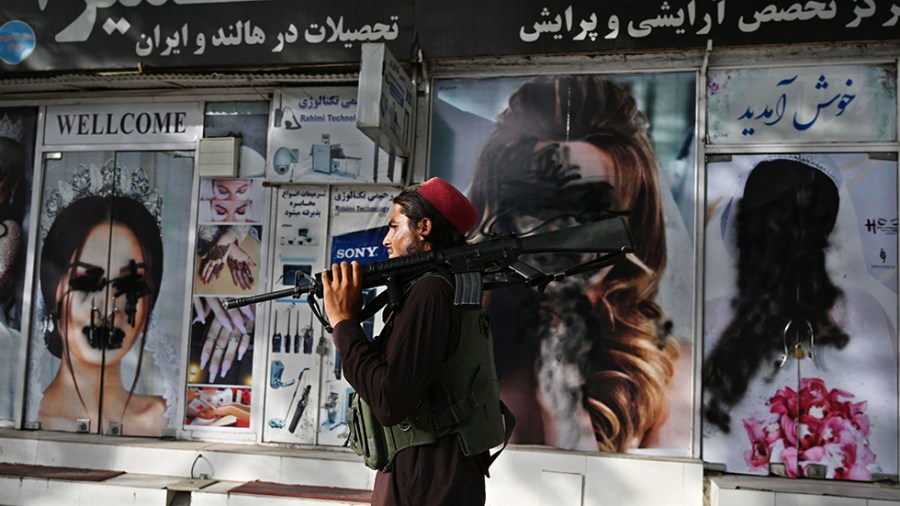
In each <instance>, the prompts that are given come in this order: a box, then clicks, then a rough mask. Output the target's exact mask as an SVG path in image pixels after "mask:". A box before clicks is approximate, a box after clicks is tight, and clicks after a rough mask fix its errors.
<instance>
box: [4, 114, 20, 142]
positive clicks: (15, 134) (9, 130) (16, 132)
mask: <svg viewBox="0 0 900 506" xmlns="http://www.w3.org/2000/svg"><path fill="white" fill-rule="evenodd" d="M24 134H25V127H23V126H22V118H19V119H17V120H16V122H15V123H13V121H12V120H11V119H9V115H7V114H4V115H3V118H0V137H6V138H9V139H12V140H14V141H16V142H22V138H23V136H24Z"/></svg>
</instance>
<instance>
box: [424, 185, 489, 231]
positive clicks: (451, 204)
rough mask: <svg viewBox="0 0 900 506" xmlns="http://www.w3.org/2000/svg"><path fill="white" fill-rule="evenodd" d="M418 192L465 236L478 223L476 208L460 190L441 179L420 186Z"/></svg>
mask: <svg viewBox="0 0 900 506" xmlns="http://www.w3.org/2000/svg"><path fill="white" fill-rule="evenodd" d="M416 192H417V193H418V194H419V195H421V196H422V197H423V198H424V199H425V200H427V201H428V202H431V205H433V206H434V207H436V208H437V210H438V211H440V213H441V214H442V215H443V216H444V218H447V221H449V222H450V224H451V225H453V227H454V228H456V230H459V231H460V232H461V233H463V234H465V233H466V232H468V231H469V229H470V228H472V227H473V226H474V225H475V222H476V221H478V211H476V210H475V206H474V205H472V203H471V202H470V201H469V199H467V198H466V196H465V195H463V194H462V193H461V192H460V191H459V190H457V189H456V188H454V187H453V185H451V184H450V183H448V182H446V181H444V180H443V179H441V178H439V177H433V178H431V179H429V180H428V181H425V182H424V183H422V184H421V186H419V189H418V190H416Z"/></svg>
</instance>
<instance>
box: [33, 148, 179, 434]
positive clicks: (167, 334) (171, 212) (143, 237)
mask: <svg viewBox="0 0 900 506" xmlns="http://www.w3.org/2000/svg"><path fill="white" fill-rule="evenodd" d="M193 163H194V160H193V157H191V156H190V155H189V153H185V152H180V151H179V152H171V151H128V152H110V151H91V152H68V153H62V154H61V155H60V156H59V157H56V158H48V159H47V160H46V161H45V166H44V190H43V193H42V199H41V209H40V227H39V236H38V252H37V257H38V262H39V264H38V270H37V272H36V275H37V281H38V282H37V284H36V290H35V294H34V300H35V310H34V314H33V319H32V321H33V322H34V325H33V326H32V335H31V350H30V359H29V364H28V366H29V367H28V369H29V376H28V385H27V387H28V398H27V404H26V420H27V421H38V422H40V424H41V427H42V428H43V429H48V430H61V431H90V432H95V433H111V434H124V435H138V436H159V435H160V434H161V433H162V432H163V430H164V429H167V428H174V427H175V424H176V420H175V419H174V418H175V413H176V411H177V409H176V406H177V404H176V402H177V399H178V396H179V394H180V387H179V386H178V385H177V384H176V383H177V381H178V377H179V374H178V364H179V363H180V360H181V356H182V354H183V345H182V342H183V340H182V333H183V326H184V321H185V302H186V301H187V300H188V299H187V298H186V297H185V293H184V290H185V288H184V272H186V271H187V270H188V269H190V266H188V265H185V264H186V258H185V254H184V253H185V252H186V251H187V240H188V237H187V235H188V234H185V233H184V223H186V222H189V221H190V212H191V211H190V209H191V200H192V195H191V189H192V186H193ZM164 259H165V260H164ZM101 391H102V394H103V395H102V397H101V396H100V392H101Z"/></svg>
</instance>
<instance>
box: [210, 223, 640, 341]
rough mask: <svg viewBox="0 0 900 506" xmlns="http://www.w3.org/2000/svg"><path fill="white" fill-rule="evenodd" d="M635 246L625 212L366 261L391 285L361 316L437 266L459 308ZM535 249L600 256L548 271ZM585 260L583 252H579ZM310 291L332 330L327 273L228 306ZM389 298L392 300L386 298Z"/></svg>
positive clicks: (369, 276) (366, 280)
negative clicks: (534, 261)
mask: <svg viewBox="0 0 900 506" xmlns="http://www.w3.org/2000/svg"><path fill="white" fill-rule="evenodd" d="M633 251H634V240H633V239H632V237H631V232H630V231H629V230H628V226H627V225H626V224H625V220H624V219H623V218H622V217H621V216H612V217H610V218H606V219H603V220H600V221H595V222H593V223H588V224H586V225H580V226H576V227H571V228H566V229H561V230H554V231H552V232H544V233H537V234H533V235H528V236H524V237H517V236H515V235H504V236H499V237H494V238H491V239H489V240H487V241H484V242H480V243H477V244H468V245H464V246H457V247H454V248H448V249H444V250H441V251H425V252H422V253H414V254H411V255H407V256H403V257H397V258H391V259H388V260H381V261H378V262H372V263H368V264H363V265H362V266H361V267H362V286H363V288H372V287H376V286H387V290H386V291H384V292H383V293H382V294H381V295H379V296H378V297H376V298H375V300H373V301H372V302H370V303H369V304H367V305H366V307H365V308H363V311H362V313H361V315H360V320H365V319H368V317H370V316H372V315H374V314H375V313H376V312H377V311H378V310H379V309H381V308H382V307H383V306H384V304H385V303H387V304H388V305H389V307H391V308H392V309H396V308H397V307H398V306H399V304H400V301H401V300H402V296H403V288H404V286H405V285H406V283H407V282H408V281H410V280H411V279H413V278H415V277H417V276H419V275H421V274H424V273H426V272H428V271H433V270H435V269H437V268H444V269H446V270H449V271H450V272H451V273H452V274H453V276H454V278H455V280H454V281H455V283H454V285H455V288H454V290H455V291H454V298H453V304H454V305H455V306H456V307H459V308H475V307H479V306H480V305H481V299H482V296H483V292H484V290H490V289H493V288H498V287H500V286H504V285H509V284H524V285H525V286H533V287H538V288H539V289H541V290H543V289H544V288H545V287H546V286H547V285H548V284H549V283H551V282H552V281H558V280H561V279H563V278H565V277H567V276H570V275H572V274H580V273H583V272H589V271H593V270H598V269H600V268H603V267H605V266H608V265H612V264H614V263H616V262H618V261H619V260H621V259H622V258H624V256H625V254H626V253H630V252H633ZM535 253H561V254H569V255H572V254H582V255H583V254H594V255H595V256H594V258H592V259H590V260H588V261H586V262H582V263H578V264H576V265H573V266H571V267H569V268H567V269H565V270H562V271H560V272H552V273H546V272H542V271H540V270H538V269H537V268H535V267H532V266H531V265H528V264H527V263H525V261H523V260H520V258H519V257H521V256H526V255H529V254H535ZM579 260H583V257H581V256H579ZM305 293H308V294H309V295H308V296H307V301H308V302H309V305H310V307H311V308H312V311H313V314H315V315H316V317H317V318H318V319H319V321H321V322H322V324H323V325H324V326H325V328H326V330H328V331H329V332H331V326H330V325H329V324H328V321H327V319H326V318H325V317H324V315H323V314H322V311H321V309H320V308H319V305H318V302H317V301H316V298H317V297H318V298H321V297H322V275H321V274H316V275H315V276H311V275H309V274H305V273H304V274H303V275H302V276H301V275H300V273H298V277H297V280H296V283H295V286H294V287H293V288H287V289H284V290H277V291H274V292H269V293H263V294H259V295H251V296H248V297H240V298H230V299H226V300H225V301H224V303H223V305H224V307H225V308H226V309H231V308H235V307H239V306H246V305H248V304H255V303H258V302H264V301H267V300H272V299H277V298H282V297H288V296H290V297H294V298H300V296H302V295H303V294H305ZM385 297H386V300H385Z"/></svg>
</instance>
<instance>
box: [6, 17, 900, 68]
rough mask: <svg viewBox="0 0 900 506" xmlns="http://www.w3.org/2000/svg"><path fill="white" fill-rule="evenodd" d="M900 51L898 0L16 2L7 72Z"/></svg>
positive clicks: (8, 40) (8, 36)
mask: <svg viewBox="0 0 900 506" xmlns="http://www.w3.org/2000/svg"><path fill="white" fill-rule="evenodd" d="M897 39H900V1H895V0H831V1H816V0H809V1H799V2H795V1H790V0H787V1H786V0H774V1H771V2H763V3H760V2H738V1H737V0H659V1H652V2H646V1H642V2H636V1H634V0H603V1H602V2H601V1H597V0H572V1H570V2H546V1H543V0H541V1H537V0H508V1H504V2H486V1H484V0H454V1H452V2H447V1H446V0H388V1H382V2H364V1H360V0H332V1H330V2H320V3H316V2H300V1H295V0H5V1H4V2H3V5H2V6H0V73H2V72H31V71H43V70H79V69H81V70H91V69H94V70H97V69H123V68H124V69H134V68H136V67H137V66H138V64H140V65H142V66H143V67H144V68H163V69H184V68H191V69H195V68H206V69H209V68H244V69H259V68H266V67H268V68H271V67H273V66H274V67H282V66H286V65H287V66H303V65H316V64H334V63H338V64H340V63H344V64H356V63H358V62H359V60H360V45H361V43H363V42H385V43H387V45H388V47H389V48H390V49H391V51H392V52H393V53H394V54H395V55H396V56H397V58H398V59H399V60H401V61H403V60H409V59H410V58H412V57H413V55H414V49H415V46H416V44H417V45H418V47H420V48H421V49H422V50H423V52H424V54H425V57H426V58H456V57H477V56H502V55H535V54H590V53H615V52H627V51H652V50H664V49H686V48H697V47H705V46H706V45H707V41H710V40H711V41H712V42H713V44H714V46H715V47H727V46H746V45H761V44H792V43H819V42H841V41H848V42H849V41H889V40H897Z"/></svg>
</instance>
